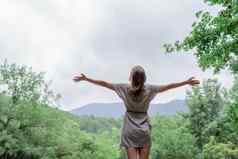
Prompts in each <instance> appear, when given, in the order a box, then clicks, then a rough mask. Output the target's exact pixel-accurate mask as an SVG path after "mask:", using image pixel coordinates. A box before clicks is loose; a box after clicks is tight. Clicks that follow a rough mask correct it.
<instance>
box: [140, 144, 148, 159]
mask: <svg viewBox="0 0 238 159" xmlns="http://www.w3.org/2000/svg"><path fill="white" fill-rule="evenodd" d="M139 156H140V159H149V156H150V146H149V145H146V146H144V147H143V148H140V151H139Z"/></svg>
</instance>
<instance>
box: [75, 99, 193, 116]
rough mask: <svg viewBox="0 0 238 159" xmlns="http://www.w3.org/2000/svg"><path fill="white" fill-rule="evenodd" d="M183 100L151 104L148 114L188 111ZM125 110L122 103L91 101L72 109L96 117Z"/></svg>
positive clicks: (120, 114)
mask: <svg viewBox="0 0 238 159" xmlns="http://www.w3.org/2000/svg"><path fill="white" fill-rule="evenodd" d="M188 111H189V110H188V107H187V105H186V102H185V100H173V101H170V102H168V103H159V104H151V105H150V108H149V115H150V116H154V115H156V114H157V113H158V112H159V113H160V114H161V115H174V114H176V112H188ZM124 112H125V107H124V105H123V103H92V104H88V105H85V106H82V107H80V108H76V109H73V110H72V111H71V113H73V114H75V115H79V116H80V115H94V116H98V117H115V118H118V117H121V116H123V114H124Z"/></svg>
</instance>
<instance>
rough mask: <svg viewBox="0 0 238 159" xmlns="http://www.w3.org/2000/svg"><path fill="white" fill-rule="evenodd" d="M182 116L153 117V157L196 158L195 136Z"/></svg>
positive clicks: (155, 158)
mask: <svg viewBox="0 0 238 159" xmlns="http://www.w3.org/2000/svg"><path fill="white" fill-rule="evenodd" d="M187 123H188V121H187V120H186V119H184V118H183V117H181V116H174V117H173V116H172V117H169V116H168V117H166V116H159V115H157V116H156V117H155V118H154V119H153V146H152V158H153V159H157V158H160V159H191V158H193V159H195V158H197V156H198V148H197V147H196V144H195V138H194V137H193V135H192V134H191V133H190V131H189V129H188V128H187V127H186V125H187Z"/></svg>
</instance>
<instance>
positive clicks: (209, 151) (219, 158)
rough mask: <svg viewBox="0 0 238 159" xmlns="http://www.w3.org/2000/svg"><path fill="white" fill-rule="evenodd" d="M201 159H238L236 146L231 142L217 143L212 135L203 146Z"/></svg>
mask: <svg viewBox="0 0 238 159" xmlns="http://www.w3.org/2000/svg"><path fill="white" fill-rule="evenodd" d="M203 159H238V147H237V146H235V145H234V144H232V143H226V144H224V143H217V142H216V140H215V138H214V137H211V138H210V141H209V143H208V144H206V145H205V146H204V150H203Z"/></svg>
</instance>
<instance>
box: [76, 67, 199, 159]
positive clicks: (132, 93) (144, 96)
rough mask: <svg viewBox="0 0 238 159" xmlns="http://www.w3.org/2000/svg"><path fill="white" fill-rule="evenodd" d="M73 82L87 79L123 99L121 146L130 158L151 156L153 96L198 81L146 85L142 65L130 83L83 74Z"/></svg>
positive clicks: (134, 68) (137, 158)
mask: <svg viewBox="0 0 238 159" xmlns="http://www.w3.org/2000/svg"><path fill="white" fill-rule="evenodd" d="M74 81H76V82H78V81H87V82H90V83H93V84H96V85H99V86H103V87H106V88H108V89H110V90H113V91H115V92H116V93H117V95H118V96H119V97H120V98H121V99H122V100H123V102H124V104H125V107H126V112H125V115H124V120H123V127H122V131H121V143H120V146H121V147H124V148H125V149H126V150H127V156H128V159H149V153H150V147H151V124H150V120H149V116H148V113H147V111H148V108H149V104H150V102H151V101H152V99H153V98H154V97H155V96H156V95H157V94H158V93H160V92H164V91H167V90H170V89H173V88H177V87H181V86H184V85H192V86H193V85H196V84H199V81H198V80H195V79H194V77H192V78H189V79H188V80H186V81H183V82H179V83H171V84H168V85H153V84H146V74H145V71H144V69H143V68H142V67H141V66H135V67H133V68H132V70H131V72H130V77H129V81H130V83H109V82H106V81H102V80H94V79H91V78H88V77H86V76H85V75H84V74H81V75H79V76H75V77H74Z"/></svg>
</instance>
